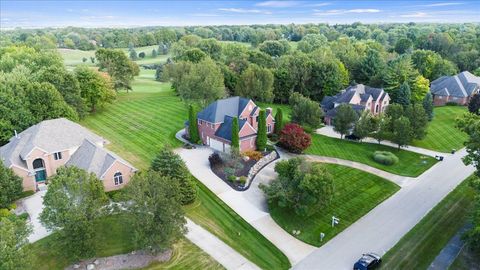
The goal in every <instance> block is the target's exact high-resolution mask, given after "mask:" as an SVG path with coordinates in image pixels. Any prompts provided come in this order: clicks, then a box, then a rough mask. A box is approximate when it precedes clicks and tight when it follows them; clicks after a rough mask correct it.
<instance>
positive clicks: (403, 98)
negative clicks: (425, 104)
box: [397, 82, 411, 107]
mask: <svg viewBox="0 0 480 270" xmlns="http://www.w3.org/2000/svg"><path fill="white" fill-rule="evenodd" d="M410 99H411V92H410V86H408V84H407V83H406V82H404V83H402V85H401V86H400V89H398V98H397V103H399V104H401V105H402V106H404V107H406V106H408V105H410Z"/></svg>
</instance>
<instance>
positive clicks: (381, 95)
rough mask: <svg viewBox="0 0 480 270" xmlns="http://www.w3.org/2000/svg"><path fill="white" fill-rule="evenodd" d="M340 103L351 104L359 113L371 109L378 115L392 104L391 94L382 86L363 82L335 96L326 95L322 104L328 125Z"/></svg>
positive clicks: (370, 110)
mask: <svg viewBox="0 0 480 270" xmlns="http://www.w3.org/2000/svg"><path fill="white" fill-rule="evenodd" d="M340 104H350V105H351V106H352V108H353V109H354V110H355V111H357V112H358V113H359V114H361V113H362V112H363V111H369V112H371V113H372V114H373V115H378V114H380V113H382V112H384V111H385V109H386V108H387V107H388V105H389V104H390V96H389V95H388V93H387V92H385V91H384V90H383V89H381V88H373V87H370V86H365V85H363V84H357V85H354V86H350V87H348V88H347V89H345V90H342V91H341V92H340V93H338V94H337V95H335V96H326V97H324V98H323V100H322V102H321V103H320V105H321V106H322V109H323V111H324V113H325V117H324V121H325V123H326V124H327V125H331V124H332V121H333V120H334V119H335V115H336V114H337V107H338V106H339V105H340Z"/></svg>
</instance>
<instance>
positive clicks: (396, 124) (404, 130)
mask: <svg viewBox="0 0 480 270" xmlns="http://www.w3.org/2000/svg"><path fill="white" fill-rule="evenodd" d="M392 121H393V132H392V142H394V143H396V144H397V145H398V149H400V147H402V146H406V145H408V144H409V143H410V142H411V141H412V126H411V125H410V120H408V118H407V117H405V116H401V117H400V118H397V119H393V120H392Z"/></svg>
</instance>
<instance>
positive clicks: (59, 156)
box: [53, 152, 62, 160]
mask: <svg viewBox="0 0 480 270" xmlns="http://www.w3.org/2000/svg"><path fill="white" fill-rule="evenodd" d="M53 158H54V159H55V160H59V159H62V152H56V153H53Z"/></svg>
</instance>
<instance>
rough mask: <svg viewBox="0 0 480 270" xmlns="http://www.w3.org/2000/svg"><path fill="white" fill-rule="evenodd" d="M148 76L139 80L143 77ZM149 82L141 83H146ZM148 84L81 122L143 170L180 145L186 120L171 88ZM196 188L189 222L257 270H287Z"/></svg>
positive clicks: (255, 235)
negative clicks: (166, 149)
mask: <svg viewBox="0 0 480 270" xmlns="http://www.w3.org/2000/svg"><path fill="white" fill-rule="evenodd" d="M147 73H148V72H146V73H145V72H144V73H143V74H144V75H145V76H147ZM147 78H148V77H146V78H145V80H147V82H148V79H147ZM152 80H153V78H152ZM148 83H149V84H151V85H150V86H146V84H145V82H143V83H142V81H140V80H139V81H137V82H136V83H135V84H134V85H133V91H132V92H130V93H128V94H127V93H120V94H119V98H118V100H117V101H116V102H115V103H114V104H112V105H109V106H107V107H106V108H105V109H104V110H102V111H100V112H98V113H96V114H95V115H92V116H89V117H87V119H85V120H83V121H82V122H81V124H82V125H84V126H86V127H88V128H90V129H92V130H93V131H95V132H96V133H97V134H99V135H101V136H103V137H104V138H106V139H107V140H109V141H110V142H111V144H110V145H108V148H110V149H112V150H113V151H115V152H116V153H117V154H119V155H120V156H122V157H123V158H125V159H127V160H128V161H130V162H131V163H132V164H133V165H134V166H136V167H137V168H142V169H145V168H148V166H149V165H150V162H151V160H152V159H153V157H154V156H155V155H156V154H157V153H158V151H159V150H160V149H161V148H162V147H163V146H164V145H170V146H173V147H177V146H180V145H181V143H180V142H179V141H178V140H176V139H175V137H174V136H175V133H176V132H177V131H178V130H180V129H181V128H183V123H184V121H185V120H186V119H187V109H186V107H185V104H184V103H182V102H181V101H180V99H179V98H178V97H176V96H175V95H174V93H173V92H172V91H171V90H170V85H169V84H164V83H158V82H154V81H150V82H148ZM152 85H153V87H152ZM157 85H158V86H157ZM154 89H158V90H154ZM197 183H198V186H199V196H198V199H197V201H196V202H195V203H194V204H193V205H191V206H188V207H186V212H187V216H188V217H190V218H191V219H192V220H193V221H195V222H196V223H198V224H200V225H201V226H203V227H204V228H205V229H207V230H208V231H210V232H211V233H213V234H215V235H216V236H217V237H219V238H220V239H222V240H223V241H224V242H225V243H227V244H228V245H230V246H231V247H232V248H234V249H235V250H237V251H238V252H239V253H241V254H242V255H244V256H245V257H246V258H247V259H249V260H250V261H252V262H253V263H255V264H257V265H258V266H259V267H262V268H264V269H287V268H289V267H290V263H289V261H288V259H287V257H286V256H285V255H283V254H282V252H281V251H280V250H279V249H278V248H276V247H275V246H274V245H273V244H272V243H270V242H269V241H268V240H267V239H266V238H264V237H263V236H262V235H261V234H260V233H259V232H258V231H256V230H255V229H254V228H253V227H252V226H250V225H249V224H248V223H247V222H246V221H244V220H243V219H242V218H241V217H240V216H238V215H237V214H236V213H235V212H234V211H233V210H231V209H230V208H229V207H228V206H227V205H225V204H224V203H223V202H222V201H221V200H220V199H219V198H217V197H216V196H215V194H213V193H212V192H210V191H209V190H208V189H207V188H206V187H204V186H203V185H202V184H201V183H200V182H198V181H197Z"/></svg>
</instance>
